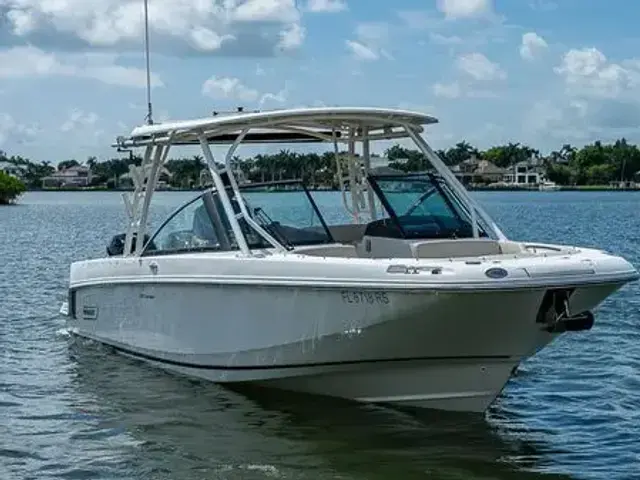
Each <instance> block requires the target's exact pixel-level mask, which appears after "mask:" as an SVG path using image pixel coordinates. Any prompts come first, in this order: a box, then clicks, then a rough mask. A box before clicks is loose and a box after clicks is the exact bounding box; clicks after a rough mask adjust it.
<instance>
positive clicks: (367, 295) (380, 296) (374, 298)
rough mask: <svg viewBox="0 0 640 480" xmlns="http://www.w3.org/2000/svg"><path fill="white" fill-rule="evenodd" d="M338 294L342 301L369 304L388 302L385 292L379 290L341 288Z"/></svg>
mask: <svg viewBox="0 0 640 480" xmlns="http://www.w3.org/2000/svg"><path fill="white" fill-rule="evenodd" d="M340 295H341V296H342V302H343V303H354V304H355V303H364V304H369V305H374V304H378V305H388V304H389V303H390V300H389V296H388V294H387V292H382V291H379V290H342V291H341V292H340Z"/></svg>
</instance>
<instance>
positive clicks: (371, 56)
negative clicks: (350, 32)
mask: <svg viewBox="0 0 640 480" xmlns="http://www.w3.org/2000/svg"><path fill="white" fill-rule="evenodd" d="M345 43H346V45H347V48H348V49H349V50H350V51H351V53H352V54H353V56H354V57H356V58H357V59H358V60H378V58H380V55H378V53H377V52H376V51H374V50H373V49H371V48H369V47H367V46H366V45H363V44H362V43H360V42H356V41H355V40H347V41H346V42H345Z"/></svg>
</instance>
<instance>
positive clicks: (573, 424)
mask: <svg viewBox="0 0 640 480" xmlns="http://www.w3.org/2000/svg"><path fill="white" fill-rule="evenodd" d="M192 195H193V194H191V193H168V192H166V193H164V192H163V193H159V194H158V197H157V200H159V208H157V210H156V213H157V215H161V214H162V213H166V212H167V211H169V210H170V209H172V207H175V206H177V205H178V204H179V203H181V202H182V201H183V200H184V199H186V198H189V197H191V196H192ZM475 195H476V196H477V197H479V198H480V199H481V200H482V202H483V204H484V205H485V207H486V209H487V210H488V211H489V212H490V213H491V214H492V215H494V216H495V218H496V219H497V220H498V221H499V223H500V224H501V226H502V227H503V228H504V230H505V232H506V233H507V235H509V236H512V237H521V238H527V239H531V240H538V241H550V242H564V243H578V244H583V245H587V246H596V247H601V248H605V249H607V250H610V251H613V252H615V253H618V254H622V255H624V256H625V257H626V258H628V259H629V260H631V261H632V262H633V263H634V264H635V265H637V266H638V265H640V244H639V240H638V239H639V238H640V218H639V212H640V209H639V207H640V194H636V193H611V192H602V193H578V192H554V193H548V192H547V193H476V194H475ZM321 196H322V203H323V204H329V205H330V204H335V203H336V202H335V195H334V194H331V193H328V194H327V193H325V194H322V195H321ZM123 212H124V210H123V207H122V203H121V199H120V197H119V195H118V194H115V193H30V194H28V195H26V196H25V197H23V198H22V201H21V205H19V206H15V207H7V208H0V351H1V352H2V359H1V360H2V361H1V362H0V480H12V479H21V480H23V479H38V480H40V479H43V480H44V479H50V478H51V479H54V478H56V479H60V478H62V479H65V478H66V479H93V478H96V479H141V480H142V479H145V480H147V479H153V480H155V479H172V480H173V479H175V480H196V479H198V480H200V479H207V480H208V479H249V480H250V479H279V478H284V479H307V478H308V479H329V478H332V479H388V478H398V479H414V478H430V479H470V478H473V479H495V478H513V479H520V478H524V479H527V478H542V477H544V478H585V479H587V478H593V479H595V478H607V479H631V478H640V413H639V412H640V283H635V284H631V285H628V286H627V287H625V288H624V289H623V290H622V291H620V292H619V293H618V294H616V295H615V296H613V297H611V298H610V299H609V300H608V301H607V302H606V303H605V304H603V305H602V306H601V308H600V309H599V310H598V312H597V323H596V326H595V327H594V329H593V330H592V331H590V332H587V333H580V334H573V335H567V336H565V337H563V338H560V339H559V340H558V341H557V342H556V343H554V344H553V345H552V346H550V347H549V348H547V349H546V350H544V351H543V352H541V353H540V354H539V355H538V356H537V357H535V358H534V359H532V360H530V361H528V362H527V363H526V364H525V365H523V366H522V367H521V369H520V371H519V374H518V375H517V376H516V377H515V378H514V379H513V380H512V381H511V383H510V384H509V385H508V387H507V389H506V390H505V392H504V394H503V396H502V397H501V398H500V399H499V401H498V402H497V404H496V405H495V406H494V407H493V408H492V409H491V411H490V412H489V413H488V415H487V416H486V418H485V419H483V418H478V417H477V416H473V415H471V416H470V415H460V414H443V413H421V414H409V413H404V412H396V411H392V410H388V409H383V408H379V407H372V406H360V405H354V404H352V403H350V402H346V401H338V400H336V401H329V402H328V401H326V400H324V399H323V400H322V401H319V400H318V399H316V398H314V397H310V396H293V395H291V394H281V393H273V392H272V393H269V394H265V393H264V392H236V391H231V390H228V389H226V388H222V387H219V386H216V385H212V384H206V383H200V382H193V381H190V380H186V379H183V378H178V377H174V376H171V375H168V374H165V373H163V372H158V371H156V370H153V369H151V368H150V367H147V366H144V365H141V364H138V363H136V362H133V361H130V360H127V359H124V358H122V357H118V356H115V355H112V354H109V353H106V352H103V351H101V349H100V348H99V347H97V346H95V345H77V344H72V343H70V342H71V340H70V339H69V338H68V336H67V335H65V330H64V324H63V321H62V320H61V319H60V318H59V317H58V315H57V310H58V308H59V305H60V302H61V301H62V300H63V299H64V298H65V294H66V285H67V278H68V266H69V263H70V262H71V261H72V260H74V259H80V258H86V257H92V256H97V255H102V254H103V252H104V249H105V246H106V243H107V242H108V240H109V239H110V237H111V235H112V234H113V233H114V232H120V231H122V226H123V220H124V214H123ZM154 218H155V220H156V221H157V220H158V218H159V217H158V216H155V217H154Z"/></svg>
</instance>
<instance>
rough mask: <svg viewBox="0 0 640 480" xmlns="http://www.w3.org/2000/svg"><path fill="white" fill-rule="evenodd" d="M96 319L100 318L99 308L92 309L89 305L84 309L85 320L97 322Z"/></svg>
mask: <svg viewBox="0 0 640 480" xmlns="http://www.w3.org/2000/svg"><path fill="white" fill-rule="evenodd" d="M96 318H98V307H90V306H88V305H84V306H83V307H82V319H83V320H95V319H96Z"/></svg>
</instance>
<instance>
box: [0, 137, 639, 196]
mask: <svg viewBox="0 0 640 480" xmlns="http://www.w3.org/2000/svg"><path fill="white" fill-rule="evenodd" d="M437 153H438V154H439V155H440V157H441V158H442V159H443V161H444V162H445V163H446V164H447V165H448V166H450V167H453V166H456V165H459V164H461V163H462V162H464V161H466V160H469V159H471V158H477V159H478V160H488V161H489V162H491V163H492V164H494V165H495V166H496V167H500V168H505V169H506V168H509V167H512V166H514V165H515V164H517V163H519V162H522V161H527V160H529V159H531V158H532V157H537V158H540V159H541V161H542V165H543V167H544V168H545V169H546V174H547V178H549V180H551V181H554V182H556V183H558V184H559V185H607V184H609V183H610V182H618V181H634V180H640V179H639V178H638V175H640V149H639V148H638V147H637V146H636V145H633V144H630V143H628V142H627V141H626V140H625V139H624V138H623V139H620V140H617V141H615V142H613V143H610V144H604V143H602V142H600V141H596V142H594V143H592V144H588V145H585V146H584V147H582V148H576V147H574V146H572V145H569V144H565V145H563V146H562V148H560V149H559V150H556V151H552V152H551V153H550V154H548V155H546V156H541V155H540V152H539V150H537V149H535V148H532V147H530V146H527V145H523V144H520V143H509V144H506V145H497V146H493V147H491V148H489V149H487V150H479V149H477V148H475V147H473V146H472V145H471V144H469V143H468V142H466V141H462V142H459V143H457V144H456V145H454V146H452V147H450V148H448V149H445V150H438V151H437ZM384 156H385V157H387V158H388V159H389V160H390V161H391V163H390V166H392V167H395V168H398V169H401V170H403V171H409V172H410V171H419V170H422V169H424V168H426V167H427V166H428V161H427V160H426V158H425V157H424V155H423V154H422V153H421V152H420V151H418V150H412V149H407V148H405V147H403V146H401V145H399V144H396V145H393V146H391V147H389V148H388V149H387V150H386V151H385V152H384ZM0 162H8V163H10V164H14V165H16V166H19V167H20V168H21V170H22V172H23V175H22V179H23V182H24V183H25V184H26V187H27V188H40V187H41V185H42V179H43V178H44V177H47V176H50V175H51V174H53V173H54V172H55V171H56V170H58V171H60V170H63V169H65V168H68V167H70V166H73V165H79V164H80V162H79V161H77V160H75V159H72V160H65V161H62V162H60V163H59V164H58V165H57V166H53V165H52V164H51V163H50V162H47V161H42V162H39V163H38V162H33V161H31V160H29V159H27V158H24V157H21V156H9V155H8V154H6V153H5V152H2V151H0ZM141 162H142V158H141V157H140V156H137V155H134V154H132V153H131V152H130V154H129V155H128V156H125V157H119V158H110V159H107V160H103V161H98V159H97V158H96V157H90V158H89V159H87V160H86V161H85V162H84V164H85V165H86V166H88V167H90V168H91V172H92V179H91V184H92V185H93V186H106V187H107V188H116V187H119V186H121V185H120V183H121V181H122V180H121V178H122V176H123V174H126V173H128V171H129V165H131V164H135V165H140V163H141ZM232 165H233V168H234V169H235V170H236V171H241V172H242V174H243V176H244V177H245V178H246V179H248V180H251V181H252V182H264V181H273V180H285V179H293V178H302V179H304V180H305V181H307V182H308V183H309V184H311V185H316V186H318V185H323V186H328V187H334V188H335V187H336V186H337V176H336V164H335V159H334V154H333V152H325V153H299V152H293V151H290V150H286V149H283V150H280V151H279V152H277V153H274V154H258V155H256V156H254V157H250V158H240V157H234V158H233V160H232ZM165 167H166V169H167V170H168V172H169V173H170V175H168V178H166V181H167V182H168V184H169V185H171V186H172V187H175V188H192V187H197V186H199V185H200V184H201V182H202V172H203V170H205V167H206V163H205V161H204V159H203V158H202V157H201V156H199V155H195V156H192V157H186V158H173V159H170V160H168V161H167V163H166V164H165Z"/></svg>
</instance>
